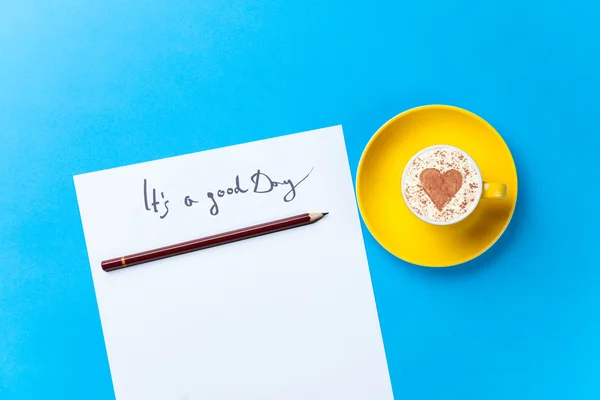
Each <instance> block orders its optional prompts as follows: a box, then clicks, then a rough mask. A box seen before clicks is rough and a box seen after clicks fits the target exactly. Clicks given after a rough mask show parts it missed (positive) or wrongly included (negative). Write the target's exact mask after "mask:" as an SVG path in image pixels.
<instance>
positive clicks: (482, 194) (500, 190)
mask: <svg viewBox="0 0 600 400" xmlns="http://www.w3.org/2000/svg"><path fill="white" fill-rule="evenodd" d="M435 150H449V151H454V152H459V153H461V154H462V155H463V156H464V157H465V159H466V160H467V162H468V163H469V164H470V165H471V166H472V167H473V169H474V170H475V171H477V177H478V178H477V180H478V182H477V183H478V185H477V188H478V191H477V194H476V196H475V199H476V201H475V202H474V203H473V204H472V205H471V206H470V207H469V208H468V209H467V211H466V212H465V213H464V214H462V215H460V216H459V217H458V218H455V219H452V220H449V221H438V220H433V219H430V218H428V217H426V216H424V215H421V214H419V213H418V212H416V210H415V209H413V208H412V207H411V206H410V204H409V202H408V199H407V197H406V176H407V173H408V171H409V170H410V168H409V167H410V166H411V165H412V163H413V161H414V160H415V159H417V158H418V157H420V156H421V155H423V154H424V153H429V152H431V151H435ZM506 191H507V189H506V185H505V184H504V183H500V182H486V181H484V180H483V178H482V176H481V172H480V170H479V167H478V166H477V163H476V162H475V160H474V159H473V157H471V156H470V155H469V154H467V153H466V152H465V151H464V150H461V149H459V148H457V147H454V146H449V145H445V144H439V145H435V146H429V147H426V148H424V149H422V150H420V151H419V152H418V153H417V154H415V155H414V156H413V157H412V158H411V159H410V160H409V161H408V163H407V164H406V167H405V168H404V172H403V174H402V196H403V198H404V202H405V203H406V206H407V207H408V209H409V210H410V211H411V212H412V213H413V214H414V215H415V216H416V217H417V218H419V219H421V220H422V221H424V222H427V223H429V224H433V225H451V224H455V223H457V222H460V221H462V220H463V219H465V218H467V217H468V216H469V215H471V213H472V212H473V211H475V208H477V206H478V205H479V201H480V200H481V199H492V200H504V199H505V198H506Z"/></svg>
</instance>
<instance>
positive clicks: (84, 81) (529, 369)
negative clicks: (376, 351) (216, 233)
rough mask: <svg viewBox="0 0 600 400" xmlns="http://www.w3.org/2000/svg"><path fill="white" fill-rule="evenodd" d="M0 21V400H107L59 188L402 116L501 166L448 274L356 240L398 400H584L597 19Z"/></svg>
mask: <svg viewBox="0 0 600 400" xmlns="http://www.w3.org/2000/svg"><path fill="white" fill-rule="evenodd" d="M567 3H568V2H565V1H555V0H546V1H525V2H523V1H517V0H508V1H507V0H502V1H500V0H493V1H475V0H453V1H433V0H420V1H411V2H408V1H404V0H403V1H385V2H366V1H365V2H348V1H338V0H320V1H316V0H296V1H275V0H268V1H267V0H265V1H251V0H243V1H242V0H227V1H221V0H196V1H191V0H181V1H171V0H169V1H167V0H160V1H159V0H156V1H152V2H146V1H121V0H119V1H113V0H107V1H95V2H94V1H74V0H73V1H70V0H59V1H52V2H50V1H41V0H40V1H27V2H24V1H8V2H7V1H1V2H0V399H2V400H4V399H111V398H113V397H114V393H113V389H112V384H111V378H110V372H109V367H108V361H107V357H106V352H105V348H104V343H103V338H102V332H101V327H100V319H99V316H98V311H97V306H96V301H95V295H94V289H93V285H92V280H91V276H90V272H89V265H88V260H87V253H86V249H85V243H84V238H83V232H82V228H81V223H80V219H79V214H78V209H77V202H76V197H75V191H74V186H73V181H72V175H74V174H79V173H84V172H89V171H94V170H99V169H104V168H109V167H116V166H121V165H126V164H131V163H136V162H141V161H147V160H152V159H157V158H162V157H169V156H174V155H179V154H184V153H190V152H195V151H199V150H204V149H209V148H213V147H220V146H224V145H231V144H235V143H240V142H246V141H251V140H256V139H263V138H268V137H272V136H278V135H282V134H286V133H293V132H298V131H303V130H308V129H314V128H319V127H324V126H330V125H335V124H340V123H341V124H343V127H344V131H345V134H346V140H347V147H348V153H349V157H350V163H351V167H352V172H353V174H354V175H355V174H356V167H357V164H358V160H359V158H360V155H361V152H362V149H363V148H364V146H365V145H366V143H367V141H368V140H369V138H370V136H371V135H372V134H373V133H374V132H375V131H376V130H377V128H378V127H379V126H380V125H382V124H383V123H384V122H385V121H386V120H387V119H389V118H391V117H393V116H394V115H395V114H397V113H399V112H401V111H403V110H405V109H407V108H410V107H413V106H417V105H423V104H428V103H445V104H452V105H457V106H460V107H464V108H467V109H469V110H471V111H473V112H475V113H478V114H479V115H481V116H482V117H484V118H486V119H487V120H488V121H489V122H490V123H491V124H492V125H494V126H495V127H496V128H497V129H498V130H499V131H500V133H501V134H502V135H503V137H504V138H505V140H506V142H507V143H508V145H509V147H510V148H511V150H512V152H513V155H514V157H515V160H516V163H517V169H518V173H519V180H520V193H519V201H518V206H517V210H516V213H515V216H514V219H513V222H512V223H511V225H510V227H509V229H508V230H507V232H506V233H505V235H504V236H503V237H502V239H501V240H500V241H499V242H498V243H497V244H496V245H495V246H494V247H493V248H492V250H490V251H489V252H488V253H486V254H485V255H483V256H482V257H480V258H479V259H477V260H475V261H473V262H470V263H468V264H466V265H463V266H460V267H456V268H447V269H437V270H435V269H426V268H419V267H415V266H411V265H409V264H406V263H404V262H402V261H400V260H397V259H395V258H393V257H392V256H391V255H389V254H388V253H386V252H385V251H384V250H383V249H382V248H381V247H380V246H379V245H378V244H377V243H376V242H375V241H374V239H373V238H372V237H371V236H370V235H369V233H368V231H367V230H366V229H364V227H363V231H364V233H365V242H366V246H367V251H368V257H369V262H370V267H371V273H372V278H373V286H374V290H375V295H376V300H377V305H378V309H379V314H380V319H381V326H382V331H383V337H384V342H385V348H386V352H387V357H388V363H389V370H390V374H391V378H392V383H393V388H394V393H395V396H396V398H398V399H461V400H464V399H594V398H600V378H599V377H600V307H599V306H600V265H599V263H598V258H597V257H598V256H597V250H593V249H594V246H595V248H596V249H597V244H596V239H597V238H598V234H597V232H596V229H597V226H598V220H599V218H598V208H597V207H598V200H599V199H600V197H599V194H600V193H599V190H598V186H597V185H598V183H597V181H598V172H597V170H598V147H594V146H597V145H598V139H597V136H598V130H599V129H600V95H599V93H600V78H599V74H600V72H599V71H600V57H599V51H600V40H599V39H600V23H599V22H598V17H600V13H599V10H600V9H599V6H598V5H597V2H592V1H588V2H584V1H573V2H570V3H571V4H567Z"/></svg>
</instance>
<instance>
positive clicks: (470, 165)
mask: <svg viewBox="0 0 600 400" xmlns="http://www.w3.org/2000/svg"><path fill="white" fill-rule="evenodd" d="M427 168H435V169H437V170H438V171H440V172H441V173H442V174H443V173H445V172H446V171H449V170H452V169H455V170H457V171H459V172H460V173H461V175H462V178H463V182H462V186H461V187H460V189H459V190H458V192H457V193H456V194H455V195H454V197H453V198H452V199H450V201H449V202H448V203H446V205H445V206H444V207H443V208H442V210H441V211H440V210H438V209H437V207H436V206H435V204H433V201H431V198H430V197H429V196H428V195H427V193H426V192H425V190H424V189H423V185H422V184H421V180H420V175H421V172H423V170H425V169H427ZM402 183H403V188H402V190H403V192H404V199H405V201H406V203H407V205H408V207H409V208H411V209H412V210H413V211H414V212H415V213H416V214H418V215H420V216H422V217H424V218H425V219H428V220H431V221H435V222H441V223H448V222H452V221H455V220H458V219H460V218H461V217H462V216H464V215H465V214H467V213H470V212H471V211H472V210H473V208H475V206H476V205H477V202H478V200H479V197H480V196H481V187H480V185H481V176H480V175H479V171H478V169H477V166H476V165H475V163H474V161H473V160H472V159H471V158H470V157H469V156H468V155H467V154H465V153H464V152H462V151H460V150H458V149H456V148H453V147H437V146H436V147H435V148H432V149H431V150H428V151H425V152H423V153H421V154H420V155H419V156H418V157H416V158H414V159H413V160H412V161H411V162H410V163H409V164H408V165H407V166H406V169H405V172H404V177H403V182H402Z"/></svg>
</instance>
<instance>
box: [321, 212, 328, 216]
mask: <svg viewBox="0 0 600 400" xmlns="http://www.w3.org/2000/svg"><path fill="white" fill-rule="evenodd" d="M321 214H323V216H326V215H327V214H329V213H328V212H324V213H321Z"/></svg>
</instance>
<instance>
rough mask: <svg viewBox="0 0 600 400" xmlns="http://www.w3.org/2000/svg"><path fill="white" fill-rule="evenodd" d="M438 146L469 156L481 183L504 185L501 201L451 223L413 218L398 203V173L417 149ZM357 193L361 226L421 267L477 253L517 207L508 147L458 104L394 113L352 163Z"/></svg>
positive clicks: (450, 262) (514, 173)
mask: <svg viewBox="0 0 600 400" xmlns="http://www.w3.org/2000/svg"><path fill="white" fill-rule="evenodd" d="M437 144H447V145H451V146H456V147H458V148H460V149H462V150H464V151H465V152H467V153H468V154H469V155H470V156H471V157H473V159H474V160H475V162H476V163H477V165H478V166H479V169H480V171H481V175H482V176H483V180H484V181H488V182H502V183H505V184H506V186H507V189H508V190H507V196H506V199H504V200H489V199H481V201H480V202H479V205H478V206H477V208H476V209H475V211H473V213H472V214H471V215H470V216H468V217H467V218H466V219H464V220H463V221H460V222H458V223H456V224H453V225H446V226H435V225H431V224H428V223H426V222H423V221H421V220H420V219H419V218H417V217H415V216H414V215H413V214H412V213H411V212H410V210H409V209H408V207H407V206H406V204H405V203H404V200H403V198H402V190H401V186H400V182H401V180H402V173H403V171H404V167H405V166H406V164H407V163H408V161H409V160H410V158H411V157H412V156H413V155H415V154H416V153H417V152H418V151H419V150H421V149H424V148H425V147H429V146H433V145H437ZM356 194H357V198H358V206H359V208H360V212H361V214H362V217H363V219H364V221H365V224H366V225H367V228H369V231H370V232H371V234H372V235H373V236H374V237H375V239H376V240H377V241H378V242H379V243H380V244H381V245H382V246H383V247H384V248H385V249H387V250H388V251H389V252H390V253H392V254H394V255H395V256H396V257H399V258H401V259H403V260H405V261H408V262H410V263H413V264H417V265H421V266H427V267H449V266H452V265H457V264H461V263H463V262H466V261H469V260H471V259H473V258H475V257H477V256H479V255H480V254H482V253H483V252H484V251H486V250H487V249H488V248H490V247H491V246H492V245H493V244H494V243H495V242H496V241H497V240H498V238H500V236H501V235H502V233H503V232H504V230H505V229H506V227H507V226H508V223H509V222H510V219H511V217H512V215H513V212H514V210H515V205H516V202H517V170H516V168H515V163H514V161H513V158H512V155H511V154H510V150H509V149H508V147H507V146H506V143H504V140H503V139H502V137H501V136H500V135H499V134H498V132H496V130H495V129H494V128H493V127H492V126H491V125H490V124H488V123H487V122H486V121H485V120H484V119H482V118H481V117H479V116H477V115H475V114H473V113H471V112H469V111H467V110H463V109H461V108H458V107H451V106H443V105H430V106H423V107H417V108H413V109H411V110H408V111H405V112H403V113H401V114H399V115H397V116H395V117H394V118H392V119H391V120H389V121H388V122H386V124H385V125H383V126H382V127H381V128H379V130H378V131H377V133H375V135H374V136H373V137H372V138H371V140H370V141H369V144H368V145H367V147H366V148H365V151H364V152H363V155H362V157H361V159H360V163H359V165H358V173H357V176H356Z"/></svg>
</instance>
